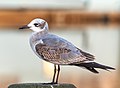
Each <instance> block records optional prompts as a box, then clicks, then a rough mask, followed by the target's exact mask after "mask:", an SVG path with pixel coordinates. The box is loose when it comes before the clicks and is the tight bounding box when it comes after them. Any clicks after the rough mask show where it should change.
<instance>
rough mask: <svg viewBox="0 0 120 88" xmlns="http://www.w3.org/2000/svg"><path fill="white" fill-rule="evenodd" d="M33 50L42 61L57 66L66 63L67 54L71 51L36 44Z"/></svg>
mask: <svg viewBox="0 0 120 88" xmlns="http://www.w3.org/2000/svg"><path fill="white" fill-rule="evenodd" d="M35 48H36V52H37V53H38V54H39V55H40V56H41V57H42V58H43V59H44V60H46V61H49V62H52V63H57V64H59V63H60V64H62V63H63V64H65V63H67V58H68V53H70V52H71V50H70V49H67V48H58V47H51V46H46V45H45V44H37V45H36V47H35ZM65 54H66V55H65Z"/></svg>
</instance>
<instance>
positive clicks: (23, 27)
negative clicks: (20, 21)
mask: <svg viewBox="0 0 120 88" xmlns="http://www.w3.org/2000/svg"><path fill="white" fill-rule="evenodd" d="M28 28H30V27H28V26H27V25H24V26H22V27H20V28H19V29H28Z"/></svg>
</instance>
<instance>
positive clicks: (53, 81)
mask: <svg viewBox="0 0 120 88" xmlns="http://www.w3.org/2000/svg"><path fill="white" fill-rule="evenodd" d="M55 75H56V65H55V64H54V75H53V80H52V83H55Z"/></svg>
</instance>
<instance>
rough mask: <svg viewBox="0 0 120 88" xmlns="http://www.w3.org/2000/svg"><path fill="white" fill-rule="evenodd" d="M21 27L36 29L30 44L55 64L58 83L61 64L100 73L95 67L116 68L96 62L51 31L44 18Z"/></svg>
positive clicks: (54, 76) (89, 55)
mask: <svg viewBox="0 0 120 88" xmlns="http://www.w3.org/2000/svg"><path fill="white" fill-rule="evenodd" d="M19 29H31V30H32V31H34V32H33V33H32V35H31V36H30V41H29V42H30V46H31V48H32V50H33V51H34V53H35V54H36V55H37V56H38V57H39V58H41V59H43V60H45V61H47V62H50V63H53V64H54V75H53V79H52V83H55V84H56V83H58V77H59V72H60V65H71V66H78V67H82V68H86V69H87V70H89V71H91V72H93V73H99V72H98V71H97V70H96V69H95V68H100V69H103V70H109V69H112V70H115V68H112V67H109V66H105V65H101V64H99V63H97V62H95V61H94V60H95V57H94V56H93V55H91V54H89V53H87V52H84V51H82V50H81V49H79V48H77V47H76V46H74V45H73V44H72V43H71V42H69V41H67V40H65V39H63V38H61V37H59V36H57V35H54V34H51V33H49V28H48V23H47V22H46V21H45V20H43V19H39V18H36V19H34V20H32V21H31V22H30V23H29V24H28V25H25V26H23V27H20V28H19ZM57 71H58V72H57ZM56 72H57V73H56Z"/></svg>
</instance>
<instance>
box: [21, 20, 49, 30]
mask: <svg viewBox="0 0 120 88" xmlns="http://www.w3.org/2000/svg"><path fill="white" fill-rule="evenodd" d="M28 28H29V29H31V30H33V31H34V32H40V31H48V23H47V22H46V21H45V20H43V19H39V18H36V19H34V20H32V21H31V22H30V23H29V24H28V25H25V26H23V27H21V28H19V29H28Z"/></svg>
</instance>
